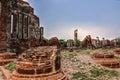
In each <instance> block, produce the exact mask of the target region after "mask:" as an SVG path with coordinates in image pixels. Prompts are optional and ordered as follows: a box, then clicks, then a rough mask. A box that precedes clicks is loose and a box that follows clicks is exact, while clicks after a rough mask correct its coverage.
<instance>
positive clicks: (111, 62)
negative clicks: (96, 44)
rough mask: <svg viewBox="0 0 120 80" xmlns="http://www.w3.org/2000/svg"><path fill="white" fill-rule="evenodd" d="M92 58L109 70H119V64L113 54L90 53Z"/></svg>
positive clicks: (102, 52)
mask: <svg viewBox="0 0 120 80" xmlns="http://www.w3.org/2000/svg"><path fill="white" fill-rule="evenodd" d="M91 56H92V58H93V59H94V60H95V62H96V63H98V64H101V65H103V66H106V67H110V68H119V67H120V66H119V65H120V63H119V61H118V60H117V59H115V58H114V53H113V52H104V51H94V52H91Z"/></svg>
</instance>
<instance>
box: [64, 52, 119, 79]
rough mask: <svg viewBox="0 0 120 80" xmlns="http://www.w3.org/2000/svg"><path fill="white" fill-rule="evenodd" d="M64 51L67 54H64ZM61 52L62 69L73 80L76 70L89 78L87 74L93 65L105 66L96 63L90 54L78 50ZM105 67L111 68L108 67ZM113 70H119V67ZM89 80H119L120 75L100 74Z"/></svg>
mask: <svg viewBox="0 0 120 80" xmlns="http://www.w3.org/2000/svg"><path fill="white" fill-rule="evenodd" d="M66 53H68V54H67V55H64V54H66ZM62 54H63V55H62V69H63V71H64V72H65V73H66V74H67V75H68V77H69V78H70V80H74V79H72V78H73V74H74V73H77V72H81V73H85V74H86V75H88V77H89V78H91V77H90V76H89V75H90V70H93V69H94V67H97V68H98V69H99V68H100V69H101V68H102V69H105V67H103V66H101V65H99V64H96V63H95V62H94V60H93V59H92V58H91V56H90V54H82V53H80V52H78V53H77V54H76V52H73V53H69V52H62ZM71 54H72V55H71ZM73 54H75V55H73ZM107 69H108V70H113V69H109V68H107ZM114 70H116V71H118V72H119V70H120V68H118V69H114ZM83 76H84V75H83ZM75 80H88V79H75ZM90 80H120V77H109V76H108V75H102V76H98V77H96V78H93V79H90Z"/></svg>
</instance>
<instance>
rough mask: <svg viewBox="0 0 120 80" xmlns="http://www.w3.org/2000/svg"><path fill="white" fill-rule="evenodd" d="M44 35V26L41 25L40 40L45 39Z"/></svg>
mask: <svg viewBox="0 0 120 80" xmlns="http://www.w3.org/2000/svg"><path fill="white" fill-rule="evenodd" d="M43 35H44V28H43V27H40V41H42V40H43V38H44V37H43Z"/></svg>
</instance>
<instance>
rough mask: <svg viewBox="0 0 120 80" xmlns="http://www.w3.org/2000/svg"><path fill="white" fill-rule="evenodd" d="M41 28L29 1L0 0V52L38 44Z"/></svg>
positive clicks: (40, 38) (41, 35)
mask: <svg viewBox="0 0 120 80" xmlns="http://www.w3.org/2000/svg"><path fill="white" fill-rule="evenodd" d="M43 30H44V29H43V27H40V21H39V18H38V17H37V16H36V15H35V14H34V9H33V8H32V7H31V6H30V5H29V3H27V2H25V1H23V0H0V35H1V36H0V52H6V51H7V52H18V51H17V50H18V49H19V50H20V49H21V47H22V48H24V49H26V48H28V47H31V46H38V45H39V42H40V41H41V40H42V39H43ZM33 42H35V43H34V44H33Z"/></svg>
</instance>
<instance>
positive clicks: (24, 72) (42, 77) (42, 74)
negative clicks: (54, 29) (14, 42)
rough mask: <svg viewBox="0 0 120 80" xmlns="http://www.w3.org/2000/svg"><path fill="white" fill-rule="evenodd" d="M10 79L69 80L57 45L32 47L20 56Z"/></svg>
mask: <svg viewBox="0 0 120 80" xmlns="http://www.w3.org/2000/svg"><path fill="white" fill-rule="evenodd" d="M10 80H68V78H67V77H66V75H65V74H64V73H63V71H62V69H61V55H60V50H59V49H57V47H56V46H43V47H37V48H31V49H28V50H27V51H25V52H24V53H22V55H21V56H19V58H18V61H17V63H16V70H15V71H14V72H13V74H12V76H11V78H10Z"/></svg>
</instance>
